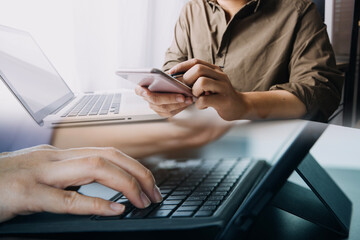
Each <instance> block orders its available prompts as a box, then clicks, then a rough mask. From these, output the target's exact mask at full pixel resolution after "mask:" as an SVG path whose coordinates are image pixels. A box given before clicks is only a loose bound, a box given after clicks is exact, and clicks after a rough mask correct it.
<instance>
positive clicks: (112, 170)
mask: <svg viewBox="0 0 360 240" xmlns="http://www.w3.org/2000/svg"><path fill="white" fill-rule="evenodd" d="M91 182H99V183H101V184H103V185H105V186H108V187H110V188H112V189H114V190H117V191H120V192H122V193H123V194H124V195H125V196H126V197H127V198H128V199H129V200H130V201H131V202H132V203H133V204H134V205H135V206H136V207H138V208H145V207H147V206H148V205H150V203H151V202H161V201H162V197H161V194H160V191H159V188H158V187H157V186H156V185H155V180H154V177H153V175H152V174H151V172H150V170H148V169H147V168H145V167H144V166H143V165H141V164H140V163H139V162H138V161H136V160H134V159H132V158H130V157H128V156H126V155H125V154H123V153H122V152H120V151H118V150H116V149H114V148H78V149H68V150H61V149H57V148H55V147H52V146H48V145H42V146H38V147H33V148H28V149H24V150H20V151H16V152H11V153H2V154H0V189H1V191H2V194H1V195H0V222H1V221H5V220H7V219H10V218H12V217H14V216H16V215H24V214H30V213H35V212H42V211H46V212H53V213H71V214H95V215H104V216H111V215H119V214H121V213H122V212H123V211H124V209H125V207H124V206H123V205H121V204H118V203H114V202H110V201H107V200H103V199H100V198H93V197H87V196H84V195H81V194H79V193H77V192H74V191H66V190H63V189H64V188H66V187H69V186H80V185H84V184H88V183H91Z"/></svg>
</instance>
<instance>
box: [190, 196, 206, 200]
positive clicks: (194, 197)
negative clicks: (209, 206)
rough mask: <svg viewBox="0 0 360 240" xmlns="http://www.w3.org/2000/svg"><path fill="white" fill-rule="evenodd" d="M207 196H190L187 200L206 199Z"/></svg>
mask: <svg viewBox="0 0 360 240" xmlns="http://www.w3.org/2000/svg"><path fill="white" fill-rule="evenodd" d="M205 198H206V196H190V197H188V199H187V200H190V201H204V200H205Z"/></svg>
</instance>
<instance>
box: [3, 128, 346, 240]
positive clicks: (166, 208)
mask: <svg viewBox="0 0 360 240" xmlns="http://www.w3.org/2000/svg"><path fill="white" fill-rule="evenodd" d="M326 126H327V125H325V124H319V123H313V122H309V123H305V124H303V125H301V126H299V128H298V129H296V131H295V132H294V134H292V136H291V137H290V139H289V140H288V141H287V142H286V143H285V144H284V146H282V147H281V148H280V150H279V151H278V154H276V156H275V157H274V158H273V159H271V160H270V161H264V160H259V159H251V158H240V157H237V156H234V157H232V158H216V159H212V158H208V159H203V158H199V159H168V160H162V161H160V162H159V163H157V164H155V165H154V166H150V168H151V169H152V171H153V173H154V176H155V179H156V182H157V184H158V185H159V186H160V189H161V192H162V194H163V198H164V200H163V202H162V203H159V204H152V205H150V206H149V207H148V208H145V209H137V208H135V207H134V206H133V205H132V204H131V203H130V202H129V201H128V200H127V198H126V197H125V196H124V195H122V194H121V193H120V192H116V191H114V190H112V189H109V188H105V187H104V186H102V185H99V184H96V183H95V184H90V185H85V186H83V187H81V188H80V190H78V191H79V192H80V193H82V194H85V195H88V196H97V197H102V198H105V199H108V200H111V201H115V202H119V203H123V204H124V205H125V206H126V210H125V212H124V213H123V214H122V215H119V216H111V217H102V216H75V215H61V214H51V213H38V214H34V215H29V216H18V217H16V218H14V219H12V220H10V221H8V222H5V223H3V224H1V225H0V237H5V236H8V237H9V236H11V237H13V236H27V237H29V236H30V237H37V238H42V237H46V238H56V239H59V238H66V239H94V238H95V239H98V238H101V239H114V238H122V239H127V238H130V239H148V238H149V237H150V238H151V239H185V238H190V239H240V238H241V236H245V235H246V233H247V232H248V231H249V229H250V228H251V226H252V225H253V223H254V222H255V221H256V218H257V217H258V216H259V214H260V213H261V211H262V210H263V209H264V208H265V207H266V206H267V205H269V204H270V203H271V201H272V199H273V198H274V197H275V196H278V195H279V193H281V196H286V194H285V193H288V196H290V197H291V198H292V200H291V201H287V200H286V199H284V202H285V203H287V204H288V205H289V202H290V203H294V206H295V207H294V206H290V207H289V208H288V211H289V212H292V213H293V214H297V213H296V211H295V210H296V208H298V209H297V210H298V214H300V215H301V213H304V212H307V211H308V212H309V214H308V215H311V216H314V219H307V220H310V221H313V222H315V223H316V224H319V225H321V226H323V227H325V228H327V229H329V230H331V231H333V232H336V233H337V234H339V235H340V236H347V234H348V232H349V227H350V218H351V211H352V207H351V206H352V204H351V202H350V201H349V199H348V198H347V197H346V195H345V194H344V193H343V192H342V191H341V189H340V188H339V187H338V186H337V185H336V184H335V183H334V182H333V181H332V179H331V178H330V176H329V175H327V173H326V172H325V171H324V170H323V169H322V168H321V167H320V165H318V164H316V161H315V160H314V159H313V158H311V154H309V150H310V149H311V147H312V146H313V145H314V143H315V142H316V141H317V139H318V138H319V137H320V136H321V134H322V133H323V131H324V130H325V129H326ZM219 151H221V149H219ZM294 170H296V171H297V172H298V173H299V175H300V176H302V177H303V179H304V180H305V181H306V182H307V184H308V185H309V186H310V187H311V190H312V192H314V193H315V194H313V193H312V192H311V190H309V189H306V188H303V187H300V186H299V185H296V184H293V185H296V186H297V187H296V188H293V185H289V184H287V182H286V180H287V178H288V177H289V176H290V174H291V173H292V172H293V171H294ZM285 186H286V187H285ZM289 186H290V187H289ZM291 189H293V190H294V189H295V192H294V191H291ZM287 190H290V192H287ZM309 192H310V193H311V194H313V195H314V196H317V197H318V198H320V199H321V201H320V200H318V199H317V198H316V197H315V198H316V199H312V200H311V201H313V200H314V201H315V200H318V201H319V202H320V204H321V205H322V206H325V207H324V212H328V213H329V214H327V215H326V214H324V212H323V211H320V210H322V208H321V207H319V205H316V204H315V205H314V204H309V202H308V200H309V199H310V198H308V199H303V198H302V197H303V196H308V195H309V194H308V193H309ZM277 198H278V197H277ZM25 203H26V199H24V204H25ZM285 205H286V204H285ZM299 206H300V208H299ZM311 206H315V207H316V209H312V208H311ZM282 209H284V210H286V208H282ZM320 212H321V213H320ZM315 213H319V216H317V215H316V214H315ZM331 218H334V219H335V220H334V221H333V222H331V223H329V221H328V219H331ZM334 222H335V223H336V224H334ZM283 227H291V226H283Z"/></svg>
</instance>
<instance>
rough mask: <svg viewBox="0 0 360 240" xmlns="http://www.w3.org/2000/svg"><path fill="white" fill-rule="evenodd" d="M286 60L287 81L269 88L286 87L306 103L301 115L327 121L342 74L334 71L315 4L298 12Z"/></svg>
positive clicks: (330, 51) (338, 94) (338, 96)
mask: <svg viewBox="0 0 360 240" xmlns="http://www.w3.org/2000/svg"><path fill="white" fill-rule="evenodd" d="M297 28H298V29H297V31H296V35H295V36H294V45H293V51H292V54H291V59H290V63H289V82H288V83H284V84H277V85H274V86H272V87H271V88H270V90H286V91H289V92H290V93H292V94H294V95H295V96H297V97H298V98H299V99H300V100H301V101H302V102H303V103H304V104H305V106H306V109H307V115H306V116H305V118H307V119H312V120H318V121H327V119H328V118H329V117H330V115H331V114H332V113H333V112H334V111H335V110H336V108H337V107H338V105H339V103H340V98H341V91H342V86H343V82H344V79H343V78H344V77H343V76H342V74H341V72H340V71H338V70H337V67H336V61H335V56H334V52H333V50H332V46H331V44H330V41H329V38H328V35H327V31H326V26H325V24H324V23H323V21H322V19H321V17H320V15H319V13H318V12H317V10H316V7H315V5H314V4H313V3H311V4H309V5H308V7H307V8H306V9H305V11H304V12H303V13H302V14H301V13H300V18H299V22H298V25H297Z"/></svg>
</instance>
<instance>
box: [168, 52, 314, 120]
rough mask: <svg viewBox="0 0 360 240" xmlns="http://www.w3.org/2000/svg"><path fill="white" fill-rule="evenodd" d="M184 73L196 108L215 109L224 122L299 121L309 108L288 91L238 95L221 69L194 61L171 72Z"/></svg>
mask: <svg viewBox="0 0 360 240" xmlns="http://www.w3.org/2000/svg"><path fill="white" fill-rule="evenodd" d="M177 72H185V74H184V76H183V82H184V83H186V84H187V85H189V86H192V92H193V94H194V96H196V97H198V100H197V101H196V107H197V108H199V109H205V108H207V107H213V108H214V109H215V110H216V111H217V113H218V114H219V115H220V117H222V118H223V119H224V120H227V121H231V120H236V119H252V120H254V119H274V118H275V119H276V118H285V119H287V118H300V117H303V116H304V115H305V114H306V111H307V110H306V107H305V104H304V103H303V102H301V101H300V99H299V98H297V97H296V96H295V95H294V94H292V93H290V92H288V91H286V90H273V91H263V92H239V91H236V90H235V89H234V88H233V86H232V85H231V83H230V80H229V78H228V76H227V75H226V74H225V73H224V72H223V71H222V70H221V68H220V67H218V66H215V65H213V64H210V63H207V62H204V61H201V60H197V59H191V60H188V61H185V62H182V63H179V64H177V65H176V66H174V67H173V68H172V69H170V71H169V73H170V74H174V73H177Z"/></svg>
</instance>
